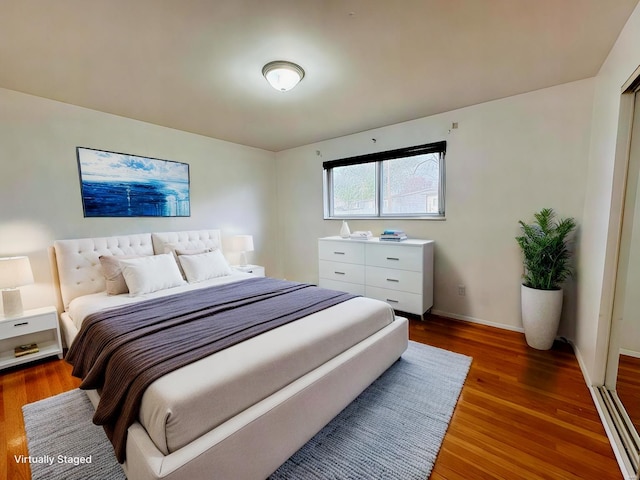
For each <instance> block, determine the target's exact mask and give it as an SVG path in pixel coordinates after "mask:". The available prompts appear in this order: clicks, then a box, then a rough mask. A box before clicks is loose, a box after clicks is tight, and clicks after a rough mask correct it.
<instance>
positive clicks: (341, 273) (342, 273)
mask: <svg viewBox="0 0 640 480" xmlns="http://www.w3.org/2000/svg"><path fill="white" fill-rule="evenodd" d="M333 273H335V274H336V275H346V273H344V272H333Z"/></svg>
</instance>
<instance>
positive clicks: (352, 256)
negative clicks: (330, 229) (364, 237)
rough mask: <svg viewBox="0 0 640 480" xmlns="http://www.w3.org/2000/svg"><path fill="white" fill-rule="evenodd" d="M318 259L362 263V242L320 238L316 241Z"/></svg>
mask: <svg viewBox="0 0 640 480" xmlns="http://www.w3.org/2000/svg"><path fill="white" fill-rule="evenodd" d="M318 254H319V258H320V260H330V261H334V262H344V263H359V264H363V263H364V243H363V242H358V241H355V240H354V241H352V242H351V241H349V240H345V241H340V240H320V241H319V242H318Z"/></svg>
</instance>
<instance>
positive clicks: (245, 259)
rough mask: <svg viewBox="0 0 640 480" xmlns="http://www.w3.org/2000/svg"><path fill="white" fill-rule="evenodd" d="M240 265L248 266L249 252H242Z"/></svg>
mask: <svg viewBox="0 0 640 480" xmlns="http://www.w3.org/2000/svg"><path fill="white" fill-rule="evenodd" d="M240 266H241V267H246V266H247V252H240Z"/></svg>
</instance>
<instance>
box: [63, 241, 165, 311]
mask: <svg viewBox="0 0 640 480" xmlns="http://www.w3.org/2000/svg"><path fill="white" fill-rule="evenodd" d="M53 248H54V251H55V256H56V265H57V267H58V279H59V282H60V294H61V296H62V302H63V304H64V309H65V310H67V308H68V307H69V302H71V300H73V299H74V298H76V297H79V296H81V295H89V294H91V293H98V292H102V291H103V290H105V289H106V283H105V280H104V276H103V274H102V267H101V265H100V260H99V257H100V256H101V255H153V244H152V243H151V234H150V233H142V234H137V235H125V236H117V237H102V238H78V239H74V240H57V241H56V242H54V244H53Z"/></svg>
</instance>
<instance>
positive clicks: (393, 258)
mask: <svg viewBox="0 0 640 480" xmlns="http://www.w3.org/2000/svg"><path fill="white" fill-rule="evenodd" d="M387 260H395V261H396V262H397V261H398V260H400V259H399V258H398V257H387Z"/></svg>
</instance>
